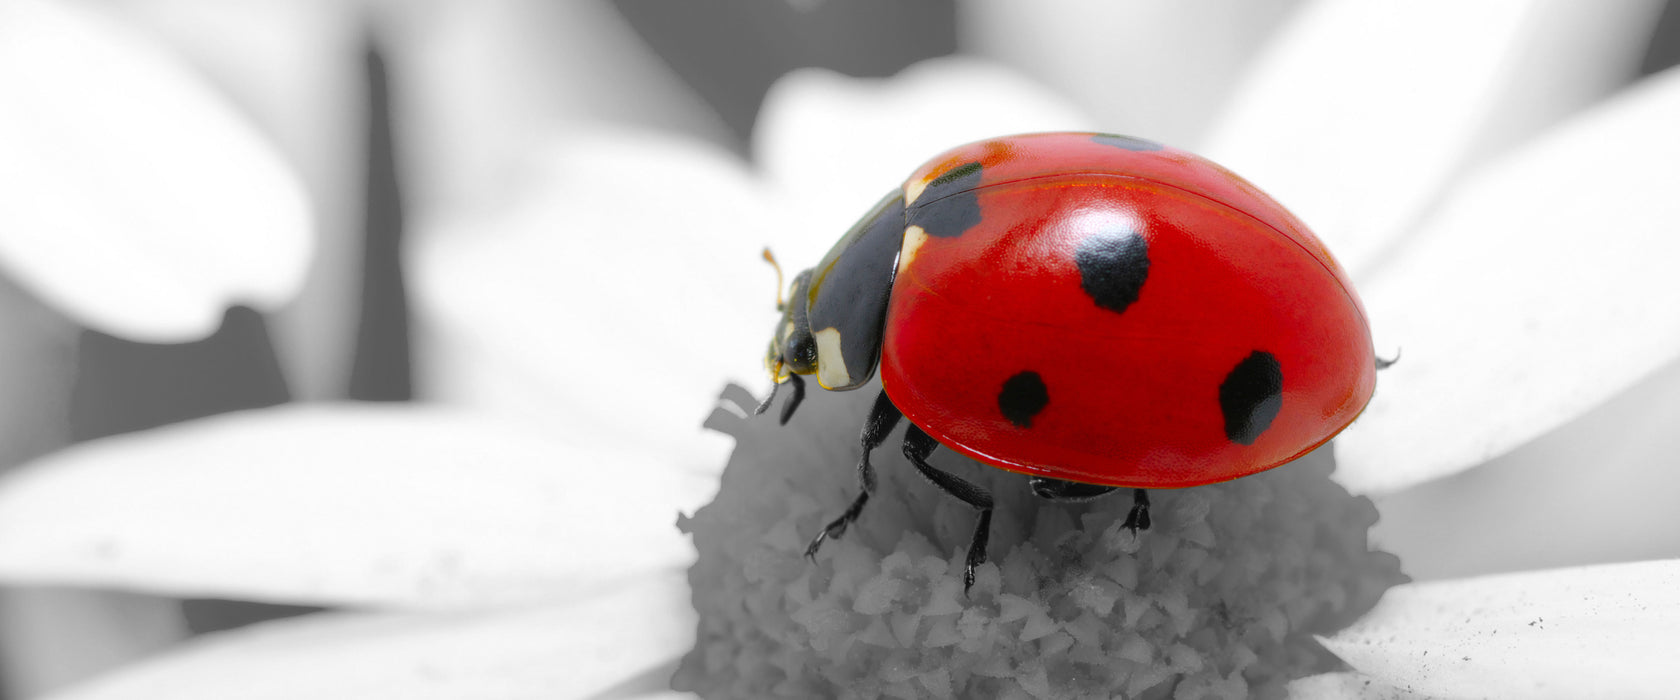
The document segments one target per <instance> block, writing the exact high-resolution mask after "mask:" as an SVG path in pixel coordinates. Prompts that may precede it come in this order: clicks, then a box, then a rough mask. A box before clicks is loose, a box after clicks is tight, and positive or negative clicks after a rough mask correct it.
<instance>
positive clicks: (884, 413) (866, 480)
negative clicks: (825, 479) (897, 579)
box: [805, 391, 904, 559]
mask: <svg viewBox="0 0 1680 700" xmlns="http://www.w3.org/2000/svg"><path fill="white" fill-rule="evenodd" d="M903 415H904V414H902V413H899V412H898V407H897V406H894V405H893V402H892V401H891V400H890V399H888V398H887V392H885V391H883V392H881V395H880V396H877V397H875V406H874V407H873V408H871V409H869V420H866V421H864V423H863V458H862V459H860V460H858V466H857V472H858V488H859V489H861V491H860V492H859V493H858V496H857V499H856V500H854V501H852V505H851V506H848V507H847V508H846V512H844V513H841V514H840V517H838V518H835V519H834V522H831V523H829V524H828V527H825V528H823V530H822V532H819V533H817V536H816V537H813V538H811V544H810V545H809V546H807V547H805V557H806V558H808V559H815V558H816V556H817V549H818V548H820V547H822V543H823V540H826V539H828V538H830V537H832V538H834V539H840V536H841V535H844V534H846V528H847V527H850V526H851V524H852V522H853V521H855V520H857V519H858V514H859V513H862V512H863V504H865V503H868V502H869V494H870V493H872V492H874V491H875V467H874V466H872V465H870V464H869V453H870V452H873V451H875V448H877V447H880V446H881V443H882V442H885V441H886V439H887V433H890V432H892V429H893V427H894V426H896V425H898V419H899V418H901V417H903Z"/></svg>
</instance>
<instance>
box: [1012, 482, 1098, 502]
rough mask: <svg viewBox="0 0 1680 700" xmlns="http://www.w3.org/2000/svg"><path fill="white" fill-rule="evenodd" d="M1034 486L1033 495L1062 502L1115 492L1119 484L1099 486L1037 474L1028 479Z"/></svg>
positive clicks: (1076, 500) (1077, 500) (1088, 498)
mask: <svg viewBox="0 0 1680 700" xmlns="http://www.w3.org/2000/svg"><path fill="white" fill-rule="evenodd" d="M1028 483H1029V484H1031V486H1032V492H1033V495H1036V496H1038V497H1039V498H1042V499H1045V500H1047V501H1057V502H1062V503H1080V502H1084V501H1089V500H1091V499H1093V498H1097V497H1100V496H1106V495H1108V494H1110V493H1113V492H1114V490H1115V489H1116V488H1119V487H1117V486H1099V485H1097V484H1084V483H1080V482H1077V481H1063V480H1061V479H1052V478H1050V477H1047V476H1035V477H1032V478H1031V479H1029V480H1028Z"/></svg>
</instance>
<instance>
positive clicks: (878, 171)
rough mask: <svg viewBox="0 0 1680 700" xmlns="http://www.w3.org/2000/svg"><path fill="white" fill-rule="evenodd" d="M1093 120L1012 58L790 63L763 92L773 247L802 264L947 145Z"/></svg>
mask: <svg viewBox="0 0 1680 700" xmlns="http://www.w3.org/2000/svg"><path fill="white" fill-rule="evenodd" d="M1090 128H1093V124H1092V122H1091V119H1090V118H1089V117H1087V116H1085V115H1084V114H1083V113H1081V112H1080V111H1079V110H1078V108H1076V107H1074V106H1073V105H1072V104H1071V103H1070V102H1068V101H1067V100H1066V99H1065V98H1063V97H1061V96H1059V95H1057V94H1055V93H1054V92H1052V91H1050V90H1049V89H1047V88H1045V87H1044V86H1042V85H1040V84H1038V83H1035V82H1033V81H1031V80H1029V79H1027V78H1026V77H1024V76H1022V75H1020V74H1018V73H1016V72H1014V71H1013V70H1011V69H1008V68H1005V67H1003V66H1001V65H998V64H994V63H989V62H985V61H979V60H975V59H971V58H937V59H932V60H927V61H923V62H921V63H917V64H915V65H913V66H910V67H909V68H906V69H904V70H903V71H901V72H900V73H899V74H898V75H896V76H894V77H892V78H849V77H846V76H843V75H840V74H838V73H833V72H830V71H826V70H820V69H814V68H811V69H804V70H799V71H794V72H792V73H789V74H788V75H786V76H784V77H783V78H782V79H781V80H778V81H776V84H775V85H773V86H771V88H770V92H769V94H768V95H766V96H765V98H764V108H763V110H762V111H760V113H759V117H758V124H757V126H756V127H755V129H754V131H753V152H754V156H755V158H756V160H757V162H758V163H759V164H760V165H761V166H762V169H763V172H764V174H765V177H766V178H768V179H769V181H770V183H771V185H773V186H774V191H773V195H774V196H775V197H776V202H775V204H776V205H778V211H782V212H786V213H785V214H784V215H783V219H784V221H783V225H782V226H781V227H779V228H778V230H777V231H776V239H775V240H774V241H773V243H774V245H775V248H776V252H777V254H778V255H780V256H781V258H782V260H784V261H787V262H788V263H789V264H790V266H791V267H792V268H793V269H803V268H804V267H805V266H809V265H812V264H815V263H816V262H817V261H818V260H819V259H821V257H822V255H823V253H824V252H825V251H827V250H828V248H829V246H831V245H833V244H834V241H836V240H838V239H839V238H840V235H841V234H843V233H845V232H846V230H847V229H849V228H851V226H852V224H853V223H855V222H856V221H857V220H858V218H859V217H861V216H863V215H864V214H866V213H868V211H869V208H870V207H871V206H873V205H874V204H875V203H876V202H877V201H879V200H880V199H881V196H882V195H885V194H886V193H887V192H889V191H891V190H893V189H894V188H897V187H899V186H900V185H903V184H904V180H905V178H908V177H909V176H910V172H911V171H912V170H915V169H916V166H918V165H921V164H922V163H923V162H926V161H927V159H929V158H932V157H934V156H936V155H938V154H939V153H940V152H941V151H944V150H946V149H948V148H951V147H953V146H958V145H961V144H964V143H968V142H970V141H975V140H979V139H984V138H991V137H993V136H1002V135H1005V134H1015V133H1023V132H1030V131H1064V130H1081V129H1090Z"/></svg>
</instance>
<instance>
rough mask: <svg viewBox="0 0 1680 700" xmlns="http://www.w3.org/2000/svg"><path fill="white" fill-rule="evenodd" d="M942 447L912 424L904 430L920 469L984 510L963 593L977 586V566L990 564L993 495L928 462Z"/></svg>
mask: <svg viewBox="0 0 1680 700" xmlns="http://www.w3.org/2000/svg"><path fill="white" fill-rule="evenodd" d="M938 447H939V441H937V440H934V439H933V437H932V436H930V435H928V434H927V433H925V432H922V429H921V428H918V427H916V424H915V423H911V424H910V427H908V428H906V429H905V430H904V456H905V457H909V458H910V463H911V464H914V465H916V471H919V472H921V473H922V476H925V477H927V480H928V481H931V482H933V485H934V486H937V487H939V490H940V491H944V492H945V493H947V494H950V495H952V496H955V497H956V498H957V500H960V501H962V502H963V503H967V504H969V505H970V506H973V507H974V509H975V510H978V511H980V522H978V523H975V525H974V538H973V539H971V540H969V542H968V560H967V564H966V565H965V566H964V567H963V593H968V589H970V588H973V587H974V567H976V566H979V565H981V564H984V563H986V542H987V540H989V539H991V536H992V494H990V493H987V492H986V490H985V489H983V488H980V487H978V486H975V485H974V484H971V483H968V482H967V481H964V480H962V479H960V478H958V477H956V476H952V475H950V474H947V473H945V472H942V471H940V470H938V469H935V468H934V467H933V465H931V464H928V463H927V458H928V455H931V454H933V451H934V450H935V449H936V448H938Z"/></svg>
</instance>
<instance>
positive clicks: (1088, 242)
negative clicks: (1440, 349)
mask: <svg viewBox="0 0 1680 700" xmlns="http://www.w3.org/2000/svg"><path fill="white" fill-rule="evenodd" d="M766 359H767V363H768V364H769V367H770V370H771V375H772V377H773V378H774V379H775V380H776V382H777V386H778V387H780V386H781V384H782V383H784V382H787V383H791V384H793V388H794V394H793V397H792V398H791V399H790V400H789V401H788V402H787V403H786V404H785V406H784V408H783V412H782V421H783V422H784V423H785V422H786V421H787V420H788V418H789V417H790V416H791V415H792V413H793V411H794V409H795V408H796V407H797V406H798V404H799V401H800V400H801V399H802V397H803V396H804V384H803V381H802V380H800V376H801V375H809V374H815V375H817V378H818V381H819V383H820V384H821V385H822V386H823V387H824V388H826V389H830V390H848V389H855V388H858V387H860V386H863V385H865V384H866V383H867V382H868V381H869V380H870V379H871V378H872V377H873V376H874V373H875V372H876V371H877V369H878V370H879V371H880V373H881V386H882V390H883V394H882V396H881V397H880V398H878V399H877V401H876V404H875V408H874V409H873V410H872V411H871V414H870V416H869V418H868V420H867V421H866V422H865V425H864V429H863V435H862V442H863V447H864V453H863V458H862V462H861V464H860V465H859V475H860V476H859V482H860V486H861V487H862V490H863V493H861V494H860V495H859V496H858V497H857V499H856V500H855V501H854V502H853V503H852V505H851V507H850V508H848V509H847V510H846V512H845V513H844V514H843V515H841V516H840V517H839V518H837V519H836V520H835V521H833V522H832V523H830V524H829V525H828V527H827V528H825V529H824V530H823V532H821V533H819V534H818V535H817V537H816V538H815V539H814V540H813V541H812V543H811V545H810V547H809V548H808V549H807V550H806V553H807V554H808V555H813V556H814V554H815V552H816V551H817V549H818V547H819V546H820V545H821V544H822V542H823V540H824V539H825V538H827V537H839V536H840V535H842V534H843V533H844V532H845V530H846V528H847V526H848V525H849V524H850V523H851V522H852V521H854V520H855V519H856V518H857V517H858V514H859V512H860V511H861V510H862V508H863V506H864V504H865V503H866V502H867V500H868V496H869V491H870V490H871V489H873V488H874V482H875V479H874V475H873V471H872V470H873V467H872V466H871V465H870V464H869V455H870V452H871V451H872V450H873V449H874V448H875V447H876V446H879V445H880V444H881V443H882V442H883V441H884V440H885V438H886V435H887V433H889V432H890V431H891V430H892V428H893V426H894V425H895V424H896V423H897V420H898V418H899V417H900V415H902V416H903V417H905V418H908V419H909V420H910V423H911V424H912V425H911V426H910V427H909V428H907V429H906V432H905V438H904V451H905V454H906V456H907V457H908V458H909V460H910V461H911V463H912V464H914V465H915V466H916V468H917V469H918V470H920V471H921V473H922V474H923V475H924V476H926V477H928V478H929V479H930V480H932V481H933V482H934V483H935V484H936V485H937V486H939V488H940V489H941V490H943V491H945V492H946V493H948V494H950V495H952V496H954V497H956V498H959V499H962V500H963V501H965V502H967V503H969V504H970V505H971V506H973V507H974V508H975V509H976V510H978V511H979V512H980V522H979V524H978V526H977V528H976V530H975V536H974V540H973V543H972V544H971V546H970V549H969V557H968V562H967V569H966V571H965V577H964V578H965V582H966V583H967V584H969V585H972V583H973V581H974V568H975V566H977V565H978V564H980V563H982V562H984V561H985V559H986V556H985V543H986V540H987V533H988V532H989V522H990V514H991V497H990V494H989V493H987V492H986V491H985V490H983V489H980V488H978V487H976V486H974V485H973V484H969V483H967V482H966V481H964V480H962V479H961V478H959V477H956V476H954V475H951V474H948V473H945V472H942V471H940V470H939V469H937V468H934V467H932V466H931V464H929V463H928V462H927V460H926V457H927V456H928V454H930V453H931V452H932V450H933V449H934V447H935V446H936V445H939V444H943V445H945V446H947V447H949V448H951V449H954V450H956V451H958V452H960V453H962V454H965V455H968V456H969V457H972V458H974V459H976V460H978V461H980V462H983V463H986V464H989V465H992V466H994V467H998V468H1001V469H1005V470H1009V471H1013V472H1019V473H1022V474H1026V475H1029V476H1030V477H1032V478H1031V479H1030V480H1029V481H1030V483H1031V485H1032V488H1033V490H1034V492H1035V493H1037V494H1038V495H1040V496H1043V497H1045V498H1048V499H1052V500H1084V499H1087V498H1091V497H1094V496H1096V495H1100V494H1101V493H1104V492H1106V491H1108V490H1112V489H1113V488H1116V487H1133V488H1134V489H1136V490H1135V491H1134V500H1135V502H1134V505H1133V510H1132V512H1131V513H1130V514H1129V516H1128V518H1127V521H1126V526H1127V527H1129V528H1132V529H1133V530H1139V529H1146V528H1148V527H1149V518H1148V498H1147V495H1146V493H1145V491H1144V489H1154V488H1181V487H1189V486H1197V485H1201V484H1208V483H1214V482H1219V481H1226V480H1229V479H1235V478H1239V477H1242V476H1246V475H1249V474H1253V473H1255V472H1259V471H1263V470H1265V469H1269V468H1272V467H1275V466H1278V465H1281V464H1284V463H1286V462H1289V461H1291V460H1293V459H1295V458H1296V457H1299V456H1301V455H1303V454H1305V453H1307V452H1309V451H1311V450H1313V449H1314V448H1316V447H1318V446H1319V445H1322V444H1323V443H1324V442H1326V441H1327V440H1329V439H1330V438H1331V437H1333V436H1335V435H1336V433H1338V432H1340V431H1341V430H1342V429H1343V428H1345V427H1346V426H1347V425H1348V424H1349V423H1350V422H1352V421H1353V419H1354V418H1355V417H1357V416H1358V415H1359V413H1360V411H1362V410H1363V409H1364V407H1365V404H1366V403H1367V402H1368V401H1369V400H1370V398H1371V394H1372V391H1373V390H1374V387H1375V384H1376V370H1377V369H1378V367H1379V365H1380V364H1381V363H1380V362H1379V361H1377V360H1376V359H1375V356H1374V354H1373V352H1372V347H1371V337H1370V330H1369V327H1368V324H1367V322H1366V319H1365V314H1364V310H1363V309H1362V308H1361V306H1360V303H1359V299H1358V297H1357V296H1356V295H1355V293H1354V291H1353V286H1352V283H1351V282H1350V281H1349V280H1348V278H1347V275H1346V274H1345V273H1344V272H1343V271H1342V270H1341V268H1340V266H1339V265H1337V263H1336V261H1335V259H1334V258H1332V257H1331V255H1330V253H1329V252H1328V251H1327V250H1326V249H1325V248H1324V246H1323V244H1321V243H1320V242H1319V241H1318V239H1317V238H1316V237H1314V236H1313V234H1312V233H1311V232H1310V231H1308V230H1307V228H1306V226H1304V225H1303V224H1302V223H1301V222H1300V221H1299V220H1298V219H1296V218H1295V217H1294V216H1293V215H1291V214H1290V213H1289V212H1288V211H1286V210H1285V209H1284V208H1283V207H1282V206H1281V205H1279V204H1278V203H1277V202H1276V201H1274V200H1272V199H1271V198H1270V197H1268V196H1267V195H1266V194H1265V193H1263V192H1261V191H1260V190H1259V189H1258V188H1256V187H1254V186H1253V185H1251V184H1249V183H1248V182H1247V181H1245V180H1243V179H1242V178H1240V177H1238V176H1237V175H1235V174H1233V173H1231V172H1230V171H1228V170H1226V169H1224V168H1222V167H1220V166H1218V165H1216V164H1214V163H1212V162H1210V161H1207V160H1205V159H1203V158H1200V157H1198V156H1196V155H1193V154H1191V153H1188V152H1185V151H1180V150H1177V149H1173V148H1167V147H1164V146H1161V145H1159V144H1155V143H1153V142H1149V141H1145V140H1141V139H1135V138H1131V137H1125V136H1116V135H1110V134H1093V133H1048V134H1028V135H1022V136H1012V137H1004V138H997V139H990V140H986V141H981V142H977V143H972V144H968V145H965V146H960V147H957V148H955V149H952V150H950V151H947V152H945V153H944V154H941V155H939V156H938V157H936V158H934V159H933V160H931V161H929V162H928V163H927V164H926V165H923V166H922V167H921V168H919V169H917V170H916V171H915V173H914V174H913V175H912V176H911V177H910V179H909V180H908V181H907V182H906V183H905V184H904V186H903V187H902V188H901V190H899V191H895V192H892V193H889V194H888V195H887V197H885V198H884V199H883V200H882V201H881V202H880V203H879V204H878V205H877V206H876V207H875V208H874V209H873V210H872V211H871V212H870V213H869V214H868V215H866V216H865V217H864V218H863V219H862V220H861V221H859V222H858V224H857V225H856V226H854V227H853V228H852V229H851V230H850V231H849V232H847V234H846V235H845V236H843V237H842V238H841V239H840V241H839V242H838V243H836V244H835V246H834V248H833V249H831V250H830V251H829V253H828V254H827V255H826V256H824V258H823V260H822V261H821V262H819V263H818V264H817V265H816V266H815V267H813V268H811V269H809V270H805V271H804V272H802V273H800V274H799V275H798V276H797V277H796V278H795V280H794V282H793V284H792V293H791V295H790V298H789V301H788V303H787V304H786V305H785V306H784V308H783V315H782V318H781V320H780V321H779V322H778V324H777V328H776V332H775V335H774V336H773V338H772V340H771V343H770V349H769V354H768V356H767V358H766ZM773 400H774V393H772V395H771V398H770V399H767V400H766V401H765V403H764V405H763V406H761V407H760V410H761V411H762V410H764V408H766V407H768V406H769V405H770V403H771V401H773Z"/></svg>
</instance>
